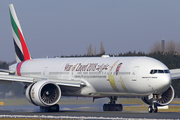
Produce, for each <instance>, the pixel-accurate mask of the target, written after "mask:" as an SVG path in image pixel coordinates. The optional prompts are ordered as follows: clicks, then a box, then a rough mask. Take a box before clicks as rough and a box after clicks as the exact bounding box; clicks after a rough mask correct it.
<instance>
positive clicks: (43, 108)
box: [40, 104, 59, 112]
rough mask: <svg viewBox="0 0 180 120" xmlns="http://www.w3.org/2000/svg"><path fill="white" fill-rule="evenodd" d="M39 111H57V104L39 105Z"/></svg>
mask: <svg viewBox="0 0 180 120" xmlns="http://www.w3.org/2000/svg"><path fill="white" fill-rule="evenodd" d="M40 111H41V112H59V105H58V104H55V105H53V106H49V107H41V106H40Z"/></svg>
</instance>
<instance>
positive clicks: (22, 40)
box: [18, 28, 30, 60]
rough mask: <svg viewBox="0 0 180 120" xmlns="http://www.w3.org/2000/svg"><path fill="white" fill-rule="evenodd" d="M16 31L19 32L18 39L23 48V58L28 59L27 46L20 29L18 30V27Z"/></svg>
mask: <svg viewBox="0 0 180 120" xmlns="http://www.w3.org/2000/svg"><path fill="white" fill-rule="evenodd" d="M18 32H19V38H20V41H21V46H22V49H23V55H24V60H29V59H30V54H29V51H28V48H27V46H26V43H25V40H24V37H23V35H22V34H21V31H20V30H19V28H18Z"/></svg>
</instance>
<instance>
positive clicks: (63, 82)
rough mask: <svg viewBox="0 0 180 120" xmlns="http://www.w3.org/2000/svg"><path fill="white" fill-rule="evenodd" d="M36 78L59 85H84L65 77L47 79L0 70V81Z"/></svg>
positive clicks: (31, 79)
mask: <svg viewBox="0 0 180 120" xmlns="http://www.w3.org/2000/svg"><path fill="white" fill-rule="evenodd" d="M38 80H48V81H52V82H54V83H56V84H57V85H59V86H65V87H81V86H85V83H84V82H82V81H80V80H65V79H48V78H35V77H23V76H16V75H9V72H5V71H3V72H2V71H0V82H1V83H2V84H3V82H24V83H33V82H36V81H38Z"/></svg>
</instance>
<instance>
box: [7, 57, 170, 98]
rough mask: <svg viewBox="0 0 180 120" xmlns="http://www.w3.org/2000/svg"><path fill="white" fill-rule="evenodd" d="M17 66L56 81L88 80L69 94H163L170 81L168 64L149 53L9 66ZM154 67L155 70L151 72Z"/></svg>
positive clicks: (26, 73)
mask: <svg viewBox="0 0 180 120" xmlns="http://www.w3.org/2000/svg"><path fill="white" fill-rule="evenodd" d="M14 69H15V70H16V73H17V75H21V76H30V77H37V78H40V77H41V78H43V79H46V78H48V80H51V79H53V80H57V81H56V82H58V79H59V80H63V79H65V80H72V81H79V80H80V81H83V82H85V83H86V84H87V86H86V87H83V88H82V89H81V90H80V91H78V92H77V91H76V92H74V93H73V92H70V93H69V94H68V95H79V96H112V95H115V96H120V95H124V96H125V95H136V96H145V95H149V94H152V93H154V94H160V93H162V92H164V91H166V90H167V89H168V88H169V86H170V84H171V75H170V73H169V72H167V71H169V70H168V68H167V67H166V66H165V65H164V64H163V63H161V62H160V61H158V60H155V59H153V58H149V57H107V58H102V57H99V58H97V57H87V58H45V59H33V60H27V61H24V62H23V63H22V64H18V65H13V66H11V67H10V70H14ZM151 71H156V73H154V74H153V73H150V72H151ZM157 71H161V73H158V72H157ZM162 71H163V72H162ZM165 71H166V72H165Z"/></svg>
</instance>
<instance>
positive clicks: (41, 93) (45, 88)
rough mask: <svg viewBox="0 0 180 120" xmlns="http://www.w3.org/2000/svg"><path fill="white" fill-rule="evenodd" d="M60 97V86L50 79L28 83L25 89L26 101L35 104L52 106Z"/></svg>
mask: <svg viewBox="0 0 180 120" xmlns="http://www.w3.org/2000/svg"><path fill="white" fill-rule="evenodd" d="M60 97H61V90H60V87H59V86H58V85H57V84H55V83H53V82H51V81H46V80H41V81H37V82H35V83H32V84H31V85H29V86H28V88H27V90H26V98H27V99H28V101H29V102H31V103H33V104H34V105H37V106H44V107H46V106H52V105H54V104H56V103H57V102H58V101H59V100H60Z"/></svg>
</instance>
